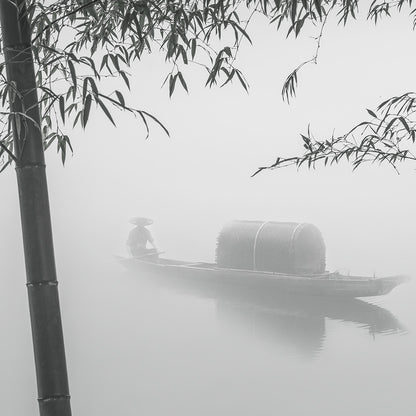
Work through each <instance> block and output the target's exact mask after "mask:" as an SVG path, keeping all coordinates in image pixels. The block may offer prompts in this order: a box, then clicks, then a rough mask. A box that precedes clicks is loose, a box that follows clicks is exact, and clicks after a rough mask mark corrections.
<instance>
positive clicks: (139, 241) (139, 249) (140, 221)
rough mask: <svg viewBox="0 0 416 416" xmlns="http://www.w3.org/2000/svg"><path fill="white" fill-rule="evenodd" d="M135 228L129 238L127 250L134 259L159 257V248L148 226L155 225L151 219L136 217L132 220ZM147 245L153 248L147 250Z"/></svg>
mask: <svg viewBox="0 0 416 416" xmlns="http://www.w3.org/2000/svg"><path fill="white" fill-rule="evenodd" d="M130 224H134V225H135V226H136V227H134V228H133V229H132V230H131V231H130V233H129V236H128V238H127V242H126V244H127V248H128V250H129V252H130V254H131V255H132V256H133V257H143V258H147V257H149V258H150V257H153V256H157V248H156V244H155V242H154V239H153V237H152V234H151V233H150V231H149V230H148V229H147V228H146V226H148V225H151V224H153V221H152V220H151V219H150V218H145V217H134V218H132V219H131V220H130ZM147 243H150V245H151V246H152V247H153V248H147Z"/></svg>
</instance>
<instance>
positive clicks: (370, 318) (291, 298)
mask: <svg viewBox="0 0 416 416" xmlns="http://www.w3.org/2000/svg"><path fill="white" fill-rule="evenodd" d="M134 277H135V278H140V279H142V280H143V281H146V282H148V283H152V284H156V285H162V286H163V287H168V288H169V289H173V290H175V291H180V292H181V293H185V294H188V295H193V296H198V297H203V298H210V299H213V300H215V301H216V305H217V308H216V309H217V316H218V317H219V319H220V320H221V322H225V323H227V322H229V323H232V324H233V325H235V324H239V325H240V326H243V327H244V328H246V329H247V330H248V331H250V332H252V334H253V335H254V336H256V337H267V338H268V339H269V340H273V341H276V342H278V343H279V344H286V345H288V344H289V346H290V348H291V349H292V350H293V351H297V352H298V353H301V354H302V355H309V356H313V355H316V354H317V353H318V352H319V351H320V350H321V349H322V348H323V342H324V340H325V336H326V326H325V323H326V319H332V320H338V321H343V322H351V323H354V324H357V326H359V327H360V328H366V329H368V332H369V333H370V334H372V335H374V334H381V333H383V334H394V333H403V332H404V331H405V329H404V327H403V326H402V325H401V323H400V322H399V321H398V320H397V318H396V317H395V316H394V315H393V314H392V313H391V312H390V311H388V310H386V309H384V308H382V307H380V306H377V305H373V304H371V303H368V302H365V301H362V300H359V299H348V298H336V297H319V296H306V295H294V294H290V293H281V294H279V293H276V292H275V291H273V293H271V292H269V291H267V289H264V288H258V287H256V286H255V284H253V285H250V286H249V287H248V286H241V285H235V284H229V283H226V282H220V281H218V280H214V279H203V280H201V279H192V278H190V277H181V276H169V275H167V274H162V273H154V274H153V273H152V274H151V275H147V276H143V274H142V273H140V272H137V271H134Z"/></svg>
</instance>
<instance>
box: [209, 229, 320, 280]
mask: <svg viewBox="0 0 416 416" xmlns="http://www.w3.org/2000/svg"><path fill="white" fill-rule="evenodd" d="M216 263H217V265H218V266H219V267H223V268H231V269H244V270H257V271H268V272H278V273H291V274H318V273H323V272H324V271H325V243H324V240H323V238H322V235H321V233H320V231H319V230H318V228H317V227H315V226H314V225H312V224H307V223H295V222H274V221H267V222H263V221H232V222H230V223H229V224H227V225H225V226H224V228H223V229H222V230H221V232H220V233H219V235H218V240H217V249H216Z"/></svg>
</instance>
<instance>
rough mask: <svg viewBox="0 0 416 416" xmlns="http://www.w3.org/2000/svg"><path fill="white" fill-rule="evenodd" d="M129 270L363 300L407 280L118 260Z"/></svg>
mask: <svg viewBox="0 0 416 416" xmlns="http://www.w3.org/2000/svg"><path fill="white" fill-rule="evenodd" d="M119 261H120V263H121V264H123V265H124V266H125V267H126V268H128V269H129V270H136V271H140V272H141V273H144V274H146V275H148V276H149V277H150V276H152V277H153V278H157V277H158V276H159V277H162V278H164V279H165V278H166V277H167V276H169V277H170V278H172V279H173V280H177V279H181V280H182V279H192V280H193V281H194V282H195V283H197V282H198V283H199V284H203V285H204V286H210V287H211V288H212V289H213V290H215V288H216V287H218V286H219V287H221V288H223V289H224V288H225V287H227V286H228V287H229V288H230V290H232V287H233V286H240V285H241V286H244V287H246V288H249V287H253V288H255V289H256V290H257V289H260V288H261V289H263V290H267V291H268V292H273V291H276V292H278V293H280V292H290V293H297V294H303V295H318V296H341V297H349V298H356V297H366V296H380V295H385V294H387V293H389V292H391V291H392V290H393V289H394V288H395V287H396V286H398V285H399V284H401V283H404V282H406V281H408V280H409V278H408V277H407V276H403V275H397V276H389V277H364V276H346V275H343V274H341V273H338V272H333V273H330V272H325V273H321V274H289V273H278V272H268V271H258V270H241V269H233V268H224V267H219V266H218V265H217V264H215V263H204V262H200V263H192V262H186V261H179V260H170V259H165V258H160V259H158V260H157V261H151V260H146V259H143V258H142V259H141V258H119Z"/></svg>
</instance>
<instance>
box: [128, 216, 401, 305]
mask: <svg viewBox="0 0 416 416" xmlns="http://www.w3.org/2000/svg"><path fill="white" fill-rule="evenodd" d="M325 252H326V249H325V243H324V240H323V238H322V235H321V233H320V231H319V230H318V229H317V228H316V227H315V226H314V225H312V224H307V223H295V222H275V221H265V222H264V221H232V222H230V223H228V224H226V225H225V226H224V227H223V229H222V230H221V231H220V233H219V235H218V239H217V248H216V256H215V263H204V262H199V263H192V262H186V261H178V260H171V259H166V258H157V256H156V257H155V256H153V258H152V256H149V257H146V256H145V257H141V258H122V259H120V261H121V262H122V263H123V264H124V265H125V266H127V267H128V268H130V269H131V268H134V269H139V270H141V271H142V272H143V273H144V274H150V273H151V274H152V275H153V276H157V275H159V276H165V277H162V278H163V279H165V280H166V276H169V279H170V280H171V281H172V282H174V281H175V279H176V281H177V280H178V279H180V280H181V281H182V282H185V281H186V279H188V281H189V283H192V284H193V285H197V284H198V285H202V287H204V289H205V290H206V291H210V290H211V291H212V292H213V293H215V292H218V290H221V291H224V290H229V291H233V290H237V288H238V287H243V288H244V289H250V288H251V289H252V290H262V291H265V292H268V293H271V294H274V295H278V294H279V293H284V292H286V293H288V292H290V293H292V294H301V295H318V296H338V297H344V298H356V297H364V296H380V295H385V294H387V293H389V292H390V291H391V290H392V289H393V288H395V287H396V286H397V285H399V284H401V283H403V282H405V281H407V280H408V277H406V276H403V275H397V276H389V277H378V278H376V277H364V276H349V275H348V276H347V275H343V274H341V273H338V272H328V271H326V254H325ZM143 273H142V274H143Z"/></svg>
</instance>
